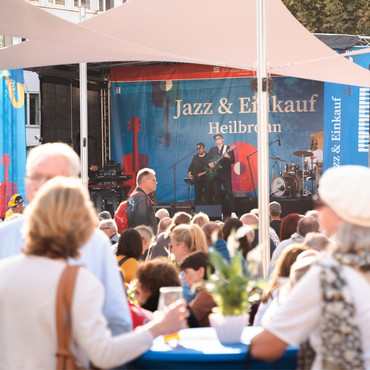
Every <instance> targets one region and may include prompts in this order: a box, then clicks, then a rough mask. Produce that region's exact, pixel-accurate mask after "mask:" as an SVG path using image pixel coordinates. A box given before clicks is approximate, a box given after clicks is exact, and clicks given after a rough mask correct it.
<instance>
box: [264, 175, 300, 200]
mask: <svg viewBox="0 0 370 370" xmlns="http://www.w3.org/2000/svg"><path fill="white" fill-rule="evenodd" d="M299 189H300V186H299V182H298V180H297V178H296V177H295V176H291V175H288V174H284V175H283V176H277V177H275V178H274V179H273V180H272V183H271V195H275V196H276V197H278V198H280V197H283V196H286V197H288V196H291V197H293V196H294V197H295V196H297V195H298V193H299Z"/></svg>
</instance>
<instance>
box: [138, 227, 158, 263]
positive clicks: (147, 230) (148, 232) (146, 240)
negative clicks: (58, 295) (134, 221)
mask: <svg viewBox="0 0 370 370" xmlns="http://www.w3.org/2000/svg"><path fill="white" fill-rule="evenodd" d="M135 230H136V231H137V232H138V233H139V234H140V236H141V242H142V252H141V257H140V261H145V260H146V257H147V254H148V251H149V248H150V247H151V245H152V243H153V240H154V237H155V235H154V233H153V230H152V228H151V227H150V226H146V225H140V226H136V227H135Z"/></svg>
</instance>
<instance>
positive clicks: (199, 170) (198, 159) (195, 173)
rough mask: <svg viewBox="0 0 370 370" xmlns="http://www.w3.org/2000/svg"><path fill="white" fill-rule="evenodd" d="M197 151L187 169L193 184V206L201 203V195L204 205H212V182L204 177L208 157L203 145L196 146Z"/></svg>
mask: <svg viewBox="0 0 370 370" xmlns="http://www.w3.org/2000/svg"><path fill="white" fill-rule="evenodd" d="M197 151H198V154H196V155H195V156H194V157H193V160H192V161H191V163H190V166H189V169H188V177H189V179H190V180H191V181H192V183H193V184H194V204H195V205H200V204H202V203H203V201H202V198H203V194H204V196H205V202H206V204H212V182H211V180H210V179H209V178H208V177H207V175H206V169H207V166H208V155H207V152H206V151H205V146H204V143H198V144H197Z"/></svg>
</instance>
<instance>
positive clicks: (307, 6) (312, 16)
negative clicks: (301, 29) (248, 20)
mask: <svg viewBox="0 0 370 370" xmlns="http://www.w3.org/2000/svg"><path fill="white" fill-rule="evenodd" d="M282 1H283V3H284V4H285V6H286V7H287V8H288V9H289V10H290V12H291V13H292V14H293V15H294V16H295V17H296V18H297V19H298V20H299V21H300V22H301V23H302V24H303V25H304V26H305V27H306V28H307V29H308V30H309V31H310V32H313V33H337V34H347V35H361V36H370V5H369V3H370V0H282Z"/></svg>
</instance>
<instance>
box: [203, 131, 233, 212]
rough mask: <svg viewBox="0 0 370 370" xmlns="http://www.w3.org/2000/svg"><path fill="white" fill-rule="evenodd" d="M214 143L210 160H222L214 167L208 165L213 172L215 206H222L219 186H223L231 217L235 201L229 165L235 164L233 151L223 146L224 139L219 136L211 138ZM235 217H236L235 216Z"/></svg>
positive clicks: (212, 164)
mask: <svg viewBox="0 0 370 370" xmlns="http://www.w3.org/2000/svg"><path fill="white" fill-rule="evenodd" d="M213 138H214V139H215V141H216V146H214V147H212V148H211V149H210V151H209V153H208V156H209V158H210V160H211V159H215V158H220V157H222V159H221V160H220V161H219V162H218V163H217V165H215V164H214V163H213V162H210V163H209V167H210V168H211V169H212V170H214V174H215V176H214V178H213V191H214V194H215V202H216V204H222V198H221V185H223V186H224V189H225V193H226V196H227V200H228V203H229V208H230V212H231V215H232V216H234V215H235V201H234V197H233V189H232V184H231V165H232V164H233V163H235V157H234V152H233V150H230V149H231V148H230V147H229V146H227V145H224V138H223V136H222V135H221V134H216V135H214V136H213ZM235 216H236V215H235Z"/></svg>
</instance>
